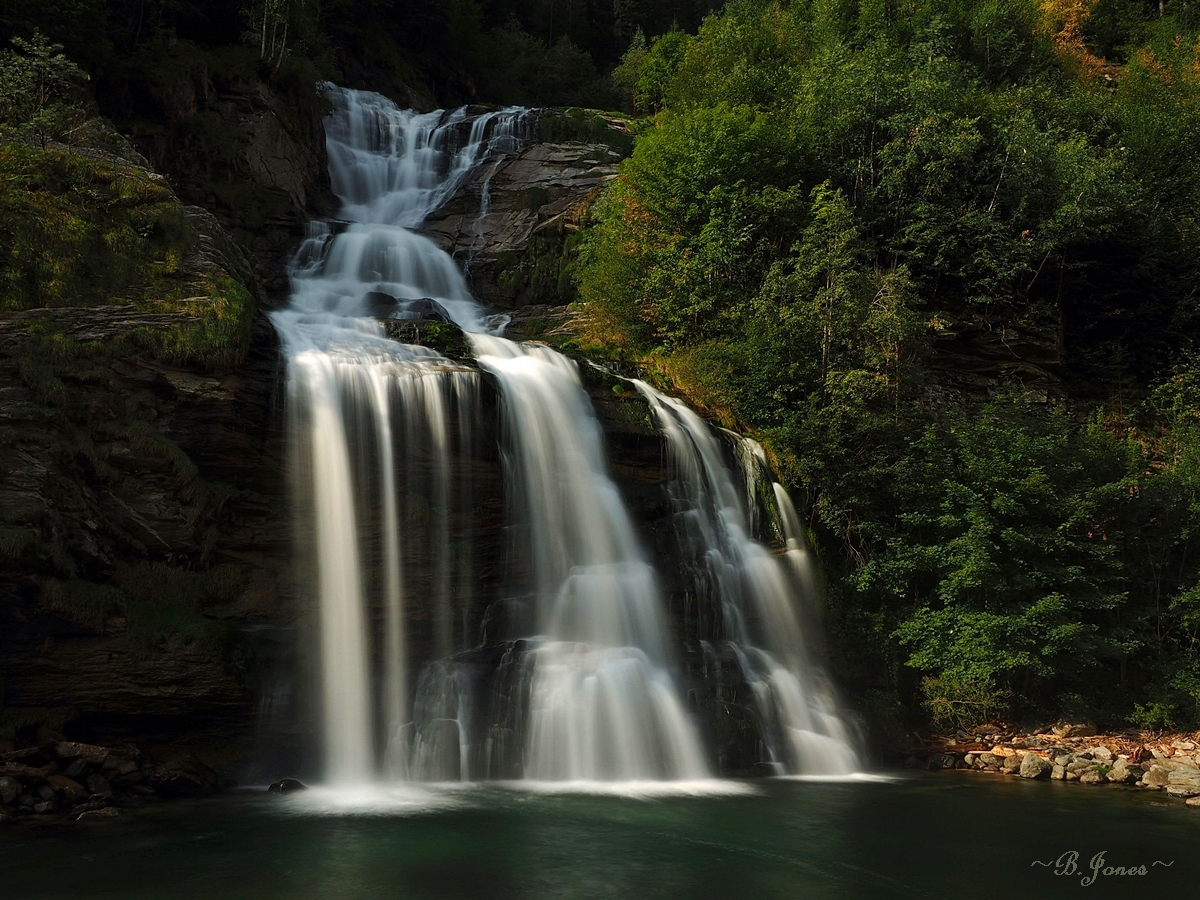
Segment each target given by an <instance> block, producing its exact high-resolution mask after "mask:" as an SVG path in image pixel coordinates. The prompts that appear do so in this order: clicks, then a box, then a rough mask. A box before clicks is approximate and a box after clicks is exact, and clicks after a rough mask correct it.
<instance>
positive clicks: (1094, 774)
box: [1079, 769, 1105, 784]
mask: <svg viewBox="0 0 1200 900" xmlns="http://www.w3.org/2000/svg"><path fill="white" fill-rule="evenodd" d="M1104 780H1105V779H1104V776H1103V775H1101V774H1100V772H1099V770H1097V769H1092V770H1090V771H1088V772H1084V773H1083V774H1082V775H1080V776H1079V783H1080V784H1103V783H1104Z"/></svg>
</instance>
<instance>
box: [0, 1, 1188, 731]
mask: <svg viewBox="0 0 1200 900" xmlns="http://www.w3.org/2000/svg"><path fill="white" fill-rule="evenodd" d="M717 7H719V4H716V3H708V2H703V0H698V2H686V0H680V2H670V0H659V2H654V0H641V2H638V0H614V2H611V3H610V2H597V0H578V2H570V0H493V2H475V0H447V2H438V0H253V2H246V0H215V2H209V3H202V2H187V0H111V2H103V0H45V2H35V0H9V2H8V3H6V4H5V5H4V7H3V12H0V39H3V41H4V43H5V46H6V47H10V49H8V50H5V51H4V53H5V56H4V58H3V61H2V63H3V64H2V65H0V78H3V79H4V85H5V91H4V96H5V99H4V103H3V108H2V109H0V119H3V120H4V121H5V125H4V127H5V128H6V129H7V130H8V131H10V132H14V133H17V132H22V129H24V132H25V133H26V134H28V133H29V130H30V129H31V128H32V129H33V130H34V131H35V132H38V133H40V134H42V135H43V136H50V137H53V138H58V137H63V136H64V135H66V134H67V133H68V132H69V131H70V129H71V128H72V127H74V125H73V124H72V123H73V122H74V121H75V119H74V118H72V116H73V115H74V116H78V115H82V114H83V113H82V112H80V111H83V110H91V109H93V108H94V109H97V110H99V111H100V112H102V113H104V114H106V115H111V116H113V117H114V118H115V119H117V120H118V121H120V120H121V119H122V118H123V117H129V116H133V115H136V114H137V109H138V103H139V100H138V98H139V96H140V93H139V91H140V90H141V88H140V87H139V86H140V85H142V84H144V83H145V82H146V81H147V80H152V79H169V78H170V77H171V76H170V66H171V65H172V64H173V63H172V61H173V60H178V59H179V58H180V53H181V49H180V48H181V47H186V48H188V52H190V53H194V54H200V55H203V56H204V57H205V58H207V59H209V60H211V61H212V62H213V64H214V65H215V66H218V67H225V68H227V69H236V68H238V67H242V68H244V69H245V70H246V71H248V72H253V73H257V74H258V75H260V76H262V77H264V78H268V79H271V80H274V81H275V82H277V83H280V84H285V85H292V86H293V88H294V89H297V90H301V91H308V92H311V93H312V94H313V95H314V96H315V93H316V85H317V83H318V82H319V81H321V80H325V79H332V80H338V81H345V82H349V83H355V84H359V85H361V86H364V87H371V88H373V89H377V90H381V91H384V92H391V91H394V92H397V93H399V92H400V91H402V90H408V91H413V92H415V93H417V94H419V95H422V96H426V97H428V98H430V100H431V102H437V103H440V104H451V103H460V102H467V101H482V102H494V103H522V104H559V105H581V106H587V107H597V108H602V109H616V108H622V109H624V110H625V111H626V112H628V113H630V114H633V115H634V116H635V117H636V118H635V120H634V131H635V135H636V141H635V146H634V151H633V154H632V156H631V157H630V158H629V159H628V160H627V161H626V162H625V164H624V165H623V167H622V171H621V175H620V177H619V179H618V181H617V182H616V184H615V186H614V187H613V188H612V189H611V190H609V191H608V192H607V194H606V195H605V196H604V197H603V198H602V199H601V201H600V202H599V203H598V204H597V206H596V207H595V209H594V211H593V213H592V222H591V227H590V228H589V229H588V231H587V233H586V234H585V235H584V236H583V239H582V242H581V243H582V249H581V251H580V255H579V258H578V259H577V261H576V263H575V275H576V280H577V285H578V298H577V304H578V309H579V311H580V321H581V322H583V323H584V325H583V331H582V333H581V334H580V335H579V337H578V339H577V344H578V346H579V347H580V348H581V349H583V350H585V351H586V352H587V353H589V354H590V355H593V356H596V357H602V358H606V359H610V360H613V361H617V362H622V363H627V364H632V365H636V366H638V367H639V368H641V369H642V370H643V371H646V372H649V373H651V374H652V375H653V377H654V379H655V380H656V381H657V382H658V383H660V384H661V385H662V386H664V387H666V388H669V389H671V390H673V391H675V392H677V393H681V394H683V395H684V396H686V397H687V398H688V399H689V400H690V401H691V402H693V403H694V404H696V405H697V406H699V407H700V408H702V409H704V410H705V411H706V412H708V413H709V414H710V415H711V416H712V417H714V418H716V419H717V420H719V421H721V422H722V423H724V424H726V425H728V426H730V427H735V428H738V429H741V430H744V431H746V432H748V433H751V434H753V435H754V436H756V437H758V438H759V439H760V440H762V441H763V443H764V444H765V445H766V446H767V448H768V450H769V452H770V453H771V454H772V457H773V459H774V461H775V463H776V466H777V467H778V469H779V471H780V472H781V474H782V475H783V476H784V477H785V480H787V481H788V482H789V484H790V485H791V486H792V487H793V488H795V489H798V490H800V491H801V492H803V493H804V495H805V496H806V497H807V500H808V504H807V508H808V509H809V510H810V518H809V528H810V535H811V539H812V541H813V543H814V544H815V545H816V546H817V548H818V549H819V550H820V553H821V557H822V560H823V564H824V566H825V569H826V581H827V591H828V597H829V610H828V623H827V624H828V628H829V630H830V641H831V649H832V651H833V656H834V659H835V662H836V666H837V669H838V674H839V676H840V678H841V681H842V682H843V683H844V684H846V685H847V688H848V690H849V691H850V693H851V694H852V695H853V696H854V697H855V698H856V701H857V703H858V704H859V705H860V706H862V707H864V708H865V709H866V711H867V712H868V713H869V715H870V717H871V718H872V719H873V720H875V721H878V722H884V723H890V724H891V726H892V727H894V728H895V729H896V730H897V731H903V730H904V729H905V728H906V727H907V726H908V724H910V722H911V718H912V717H913V716H917V717H924V718H926V719H928V720H931V721H932V722H933V723H934V724H935V725H938V726H940V727H944V728H957V727H966V726H970V725H974V724H978V723H980V722H984V721H988V720H992V721H996V720H999V719H1009V720H1021V719H1028V718H1033V719H1045V718H1048V717H1055V716H1068V717H1091V718H1093V719H1095V720H1096V721H1097V722H1099V723H1102V724H1105V725H1107V726H1109V727H1121V726H1124V725H1135V726H1141V727H1148V728H1185V727H1186V728H1194V727H1197V726H1200V644H1198V641H1200V535H1198V534H1197V531H1198V529H1200V355H1198V353H1200V348H1197V347H1196V346H1195V345H1194V335H1195V334H1196V328H1197V325H1198V324H1200V221H1198V219H1197V210H1200V167H1198V166H1197V165H1196V162H1195V161H1196V159H1197V158H1200V8H1198V7H1197V5H1196V4H1195V3H1194V2H1181V0H1169V2H1157V0H1155V2H1141V0H1044V2H1041V3H1039V2H1035V0H988V2H983V3H971V2H965V0H793V2H792V3H790V4H786V3H771V2H762V0H738V2H733V3H730V4H728V5H726V6H724V7H723V8H717ZM10 39H14V40H15V42H14V43H12V44H11V45H10V44H9V43H8V42H9V40H10ZM55 45H59V46H58V47H57V48H56V46H55ZM39 54H40V56H39ZM34 59H42V60H43V61H44V62H45V66H44V67H42V68H37V67H34V66H32V65H31V64H30V60H34ZM43 71H44V72H45V73H46V74H45V76H44V78H43V80H42V81H37V79H34V80H32V81H31V80H30V79H31V73H34V72H43ZM39 77H42V76H39ZM22 79H24V80H22ZM20 97H25V98H26V99H27V100H28V102H26V103H24V105H20V104H17V103H16V102H14V101H15V99H17V98H20ZM55 104H58V105H57V106H56V105H55ZM72 110H75V111H76V112H75V113H73V112H72ZM39 116H40V117H41V118H38V117H39ZM31 123H32V124H31ZM970 329H974V330H975V331H983V332H988V333H998V334H1010V333H1020V334H1024V335H1034V336H1040V337H1041V338H1043V339H1044V341H1043V343H1044V344H1045V345H1046V346H1048V347H1049V348H1050V349H1049V350H1048V351H1047V352H1048V353H1049V357H1051V359H1050V361H1049V362H1046V364H1045V365H1042V366H1039V367H1034V369H1036V371H1034V369H1030V368H1029V367H1024V368H1022V367H1020V366H1010V367H1009V369H1008V370H1006V371H1007V374H1005V375H1004V376H1003V377H1001V378H1000V379H999V380H998V381H997V382H996V383H995V384H989V385H987V386H985V387H983V388H981V389H979V390H978V391H975V392H973V393H972V392H970V391H967V392H965V393H964V392H961V391H960V392H954V391H949V392H948V391H945V390H941V389H940V388H939V386H940V385H941V384H942V382H940V381H939V380H938V379H939V376H938V369H937V366H938V364H939V362H938V361H939V359H941V358H942V355H943V354H944V350H945V348H946V347H947V346H949V345H951V344H953V341H954V339H955V337H956V335H959V334H962V333H964V332H965V331H967V330H970ZM1012 355H1013V359H1018V358H1019V356H1020V353H1018V352H1016V351H1014V352H1013V354H1012Z"/></svg>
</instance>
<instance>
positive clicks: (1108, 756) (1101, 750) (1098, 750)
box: [1091, 747, 1113, 762]
mask: <svg viewBox="0 0 1200 900" xmlns="http://www.w3.org/2000/svg"><path fill="white" fill-rule="evenodd" d="M1091 753H1092V759H1097V760H1099V761H1100V762H1111V761H1112V758H1113V752H1112V751H1111V750H1109V749H1108V748H1107V747H1092V749H1091Z"/></svg>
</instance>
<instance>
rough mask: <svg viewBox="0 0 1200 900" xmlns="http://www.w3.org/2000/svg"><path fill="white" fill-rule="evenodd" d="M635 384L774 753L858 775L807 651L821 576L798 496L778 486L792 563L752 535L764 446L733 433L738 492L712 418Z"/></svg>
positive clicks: (790, 762)
mask: <svg viewBox="0 0 1200 900" xmlns="http://www.w3.org/2000/svg"><path fill="white" fill-rule="evenodd" d="M633 383H634V385H635V386H636V387H637V389H638V391H639V392H640V393H641V395H642V396H643V397H645V398H646V401H647V402H648V403H649V404H650V409H651V411H652V413H653V415H654V419H655V421H656V423H657V424H658V427H659V429H660V430H661V431H662V434H663V436H664V437H665V438H666V441H667V446H668V448H669V450H670V454H671V460H672V463H673V467H674V470H675V479H674V492H673V493H674V498H675V501H676V518H677V521H678V522H679V523H680V530H681V532H682V541H681V543H682V544H683V546H684V552H685V553H686V554H688V555H690V556H691V557H692V558H693V560H694V561H695V563H696V564H697V569H698V570H699V571H700V572H702V573H703V577H704V578H705V579H706V581H707V585H706V587H707V588H708V589H709V590H710V591H711V593H712V594H713V595H714V599H715V600H716V601H717V603H719V605H720V609H721V617H722V621H723V624H724V630H725V635H726V639H727V642H728V645H729V648H730V649H731V650H732V651H733V653H734V655H735V657H736V659H737V660H738V662H739V664H740V665H741V667H742V671H743V674H744V676H745V679H746V682H747V683H748V684H749V685H750V687H751V690H752V693H753V696H754V698H755V702H756V704H757V705H758V708H759V713H760V715H761V716H762V718H763V720H764V722H766V723H768V727H767V728H766V729H765V734H764V737H765V738H766V741H767V745H768V749H769V750H770V753H771V756H772V760H773V761H774V762H776V763H777V764H778V765H780V766H781V767H782V768H784V769H785V770H786V771H789V772H795V773H799V774H805V775H845V774H849V773H851V772H854V771H855V770H856V769H858V768H859V760H858V755H857V754H856V753H855V751H854V749H853V746H852V744H851V741H850V737H849V734H848V732H847V729H846V726H845V724H844V723H843V721H842V718H841V716H840V714H839V712H838V708H837V704H836V702H835V700H834V696H833V691H832V688H831V686H830V684H829V682H828V680H827V679H826V678H825V677H824V675H823V674H822V673H821V671H820V670H819V669H818V668H817V667H815V666H814V665H812V663H811V661H810V660H809V658H808V652H807V647H806V640H805V635H804V631H805V629H804V628H803V627H802V621H803V615H802V610H801V609H800V608H799V606H798V604H799V602H800V601H801V599H802V598H803V597H804V595H805V594H808V595H809V596H811V593H810V592H811V591H812V590H813V582H812V577H811V567H810V565H809V560H808V554H807V548H806V546H805V544H804V538H803V532H802V531H801V529H800V525H799V517H798V516H797V515H796V511H795V507H794V506H793V505H792V502H791V498H790V497H788V494H787V491H786V490H784V488H783V486H782V485H781V484H779V483H778V482H772V483H771V489H772V496H773V498H774V499H775V502H776V504H777V506H778V507H779V512H780V516H781V518H782V521H783V529H784V532H785V535H786V539H787V546H788V549H787V556H786V558H787V561H788V564H789V565H788V567H786V568H785V566H784V565H783V564H782V563H781V561H780V560H779V559H778V558H777V557H776V556H774V555H773V554H772V553H771V552H770V551H769V550H768V549H767V548H766V547H764V546H763V545H762V544H761V543H759V542H758V541H756V540H754V539H753V537H752V533H753V529H752V522H751V511H752V510H754V509H756V508H757V494H758V490H757V489H758V486H759V484H760V479H761V477H762V473H763V472H768V471H769V469H768V468H767V466H766V457H765V454H764V453H763V450H762V447H761V446H759V445H758V444H757V443H755V442H753V441H750V440H748V439H746V438H742V437H738V436H736V435H734V436H733V438H734V439H735V440H736V442H737V447H738V449H739V450H740V451H741V452H740V454H739V455H740V456H741V457H742V467H741V468H742V471H743V473H744V475H745V487H744V488H743V489H742V490H739V489H738V487H737V486H736V485H735V482H734V473H733V471H732V470H731V468H730V466H729V465H727V463H726V462H725V458H724V454H723V453H722V452H721V447H720V445H719V444H718V442H717V438H716V436H715V434H714V433H713V429H712V428H711V427H710V426H709V425H708V423H707V422H705V421H704V420H703V419H701V418H700V417H699V416H698V415H696V413H694V412H693V411H692V410H690V409H688V407H687V406H685V405H684V404H683V403H680V402H679V401H678V400H675V399H673V398H671V397H667V396H665V395H664V394H661V393H659V392H658V391H656V390H654V388H652V387H650V386H649V385H648V384H646V383H645V382H642V381H637V380H635V381H634V382H633ZM789 570H790V571H789ZM771 725H773V726H774V727H770V726H771Z"/></svg>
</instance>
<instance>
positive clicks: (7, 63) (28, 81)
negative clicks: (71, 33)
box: [0, 30, 88, 149]
mask: <svg viewBox="0 0 1200 900" xmlns="http://www.w3.org/2000/svg"><path fill="white" fill-rule="evenodd" d="M12 43H13V46H14V47H16V50H5V51H2V52H0V124H2V125H3V126H6V128H8V129H12V130H14V131H16V132H17V133H25V134H32V135H33V136H35V137H36V138H37V139H38V141H39V142H40V143H41V145H42V148H43V149H45V147H46V144H47V142H48V141H51V140H55V139H58V138H64V137H70V135H71V133H72V131H74V130H75V129H76V128H77V127H78V126H79V124H80V123H81V122H82V121H83V120H84V119H85V118H86V110H85V109H84V106H83V103H82V102H81V101H80V97H79V94H80V88H81V86H82V84H83V82H85V81H87V80H88V76H87V74H86V73H85V72H84V71H83V70H82V69H80V68H79V66H77V65H75V63H73V62H71V60H69V59H67V57H66V56H64V55H63V52H62V50H63V47H62V44H52V43H50V41H48V40H47V39H46V37H45V35H43V34H42V33H41V32H40V31H37V30H34V32H33V37H32V38H31V39H30V40H25V39H24V38H20V37H15V38H13V40H12Z"/></svg>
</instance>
